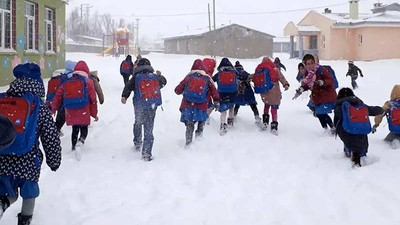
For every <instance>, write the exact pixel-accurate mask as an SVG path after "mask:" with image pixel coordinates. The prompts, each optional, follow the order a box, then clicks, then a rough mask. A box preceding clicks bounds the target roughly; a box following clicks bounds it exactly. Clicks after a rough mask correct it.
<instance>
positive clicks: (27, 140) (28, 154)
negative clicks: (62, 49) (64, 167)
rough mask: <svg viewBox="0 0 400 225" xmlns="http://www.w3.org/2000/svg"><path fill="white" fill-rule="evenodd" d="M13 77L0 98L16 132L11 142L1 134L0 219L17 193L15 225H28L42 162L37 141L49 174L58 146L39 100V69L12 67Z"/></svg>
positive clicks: (41, 95) (56, 161)
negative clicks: (19, 197)
mask: <svg viewBox="0 0 400 225" xmlns="http://www.w3.org/2000/svg"><path fill="white" fill-rule="evenodd" d="M14 77H15V80H14V81H13V82H11V83H10V88H9V89H8V90H7V92H6V93H3V94H1V96H0V114H2V115H3V116H4V117H7V118H8V119H9V120H11V122H12V124H11V126H14V129H15V132H16V133H17V135H16V136H15V141H14V140H13V138H12V136H10V137H4V136H3V134H2V137H1V142H2V146H1V148H2V149H0V219H1V217H2V215H3V213H4V212H5V211H6V210H7V209H8V208H9V207H10V205H12V204H13V203H15V202H16V201H17V199H18V194H20V195H21V197H22V199H23V200H22V208H21V212H20V213H19V214H18V224H23V225H29V224H30V223H31V220H32V216H33V212H34V207H35V200H36V198H37V197H38V196H39V185H38V182H39V176H40V171H41V164H42V162H43V160H44V156H43V152H42V151H41V150H40V142H39V138H40V141H41V144H42V146H43V149H44V155H45V156H46V164H47V165H48V166H49V167H50V169H51V170H52V171H56V170H57V169H58V168H59V167H60V164H61V145H60V138H59V135H58V133H57V129H56V126H55V124H54V121H53V118H52V116H51V112H50V110H49V108H48V107H47V106H46V105H45V103H44V102H43V101H42V100H41V98H44V97H45V89H44V84H43V80H42V78H41V73H40V68H39V66H38V65H36V64H34V63H27V64H21V65H18V66H16V67H15V68H14ZM16 112H17V113H16ZM25 124H30V125H28V126H25ZM8 129H9V128H8ZM4 131H6V129H3V128H1V131H0V133H2V132H4ZM11 132H12V131H11ZM9 135H10V133H9V134H8V135H7V134H6V136H9ZM11 135H12V134H11ZM3 138H4V139H3ZM7 140H8V141H7ZM10 141H11V142H10ZM3 142H5V143H3Z"/></svg>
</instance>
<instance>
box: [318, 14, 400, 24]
mask: <svg viewBox="0 0 400 225" xmlns="http://www.w3.org/2000/svg"><path fill="white" fill-rule="evenodd" d="M321 15H323V16H325V17H327V18H328V19H330V20H332V21H333V25H334V26H337V27H341V26H364V25H375V26H380V25H383V26H384V25H400V12H399V11H386V12H381V13H375V14H372V13H359V15H358V19H350V17H349V14H348V13H321Z"/></svg>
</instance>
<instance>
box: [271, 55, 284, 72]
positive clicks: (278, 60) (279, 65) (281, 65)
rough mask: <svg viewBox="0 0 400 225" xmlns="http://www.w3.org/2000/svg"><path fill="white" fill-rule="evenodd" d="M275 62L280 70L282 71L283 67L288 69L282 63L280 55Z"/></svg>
mask: <svg viewBox="0 0 400 225" xmlns="http://www.w3.org/2000/svg"><path fill="white" fill-rule="evenodd" d="M274 64H275V66H276V68H278V70H279V72H280V71H281V70H282V69H284V70H285V71H286V67H285V65H283V64H282V63H281V59H279V57H276V58H275V60H274Z"/></svg>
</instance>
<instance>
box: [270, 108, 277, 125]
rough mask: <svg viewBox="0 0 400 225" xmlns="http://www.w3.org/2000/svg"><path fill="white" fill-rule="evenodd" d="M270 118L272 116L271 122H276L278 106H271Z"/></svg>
mask: <svg viewBox="0 0 400 225" xmlns="http://www.w3.org/2000/svg"><path fill="white" fill-rule="evenodd" d="M271 116H272V122H277V121H278V106H275V105H273V106H271Z"/></svg>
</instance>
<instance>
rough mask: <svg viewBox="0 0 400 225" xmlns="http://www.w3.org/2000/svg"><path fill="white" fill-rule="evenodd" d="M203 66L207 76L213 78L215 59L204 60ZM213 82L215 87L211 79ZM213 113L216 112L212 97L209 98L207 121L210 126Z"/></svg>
mask: <svg viewBox="0 0 400 225" xmlns="http://www.w3.org/2000/svg"><path fill="white" fill-rule="evenodd" d="M203 64H204V66H205V69H206V74H207V75H208V76H210V77H211V78H212V76H213V74H214V70H215V66H216V62H215V59H212V58H204V59H203ZM211 82H212V83H213V85H214V86H215V83H214V81H213V80H212V79H211ZM212 111H214V104H213V101H212V98H211V96H209V97H208V107H207V115H208V117H207V121H206V123H207V124H210V115H211V113H212Z"/></svg>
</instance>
